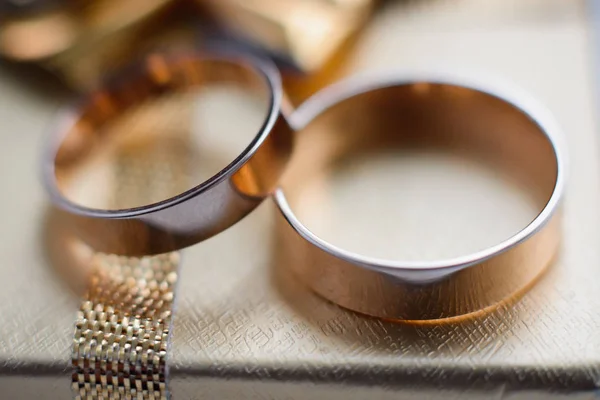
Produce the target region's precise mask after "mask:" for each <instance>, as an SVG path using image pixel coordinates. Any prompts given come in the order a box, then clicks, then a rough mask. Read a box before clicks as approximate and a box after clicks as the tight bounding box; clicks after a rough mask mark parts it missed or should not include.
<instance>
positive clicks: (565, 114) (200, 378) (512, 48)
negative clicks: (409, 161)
mask: <svg viewBox="0 0 600 400" xmlns="http://www.w3.org/2000/svg"><path fill="white" fill-rule="evenodd" d="M404 3H410V4H408V5H405V4H404ZM387 7H388V9H387V12H386V13H384V14H382V15H380V16H379V17H378V19H377V21H376V23H375V24H374V25H373V26H372V27H371V28H370V29H369V31H368V32H367V35H366V36H365V38H364V39H362V41H361V43H360V47H361V50H360V52H359V53H358V55H357V56H356V57H355V59H354V61H353V65H354V66H355V69H356V70H362V71H364V70H370V71H382V70H389V69H391V68H394V67H398V66H403V67H413V68H419V67H422V66H427V67H428V68H429V67H430V66H432V65H433V66H434V67H437V68H452V69H454V70H462V71H465V70H468V71H480V70H484V71H487V72H491V73H493V74H496V75H499V76H501V77H504V78H509V79H511V80H513V81H515V82H516V83H517V84H519V85H520V86H522V87H524V88H525V89H527V90H528V91H530V92H531V93H532V94H534V95H535V96H536V97H538V98H539V99H540V100H541V101H542V102H544V103H545V104H546V105H547V106H548V107H549V108H550V110H551V111H552V112H553V113H554V114H555V115H556V117H557V119H558V121H559V123H560V124H561V125H562V127H563V128H564V131H565V133H566V135H565V137H566V141H567V144H568V153H569V156H570V161H571V162H570V166H569V169H570V180H569V185H568V193H567V198H566V201H565V205H564V218H565V221H564V228H563V230H564V236H565V239H564V244H563V249H562V252H561V254H560V256H559V259H558V260H557V263H556V265H555V266H554V267H553V268H552V269H551V270H550V271H549V273H548V274H547V275H546V276H545V277H544V279H543V280H542V281H541V282H540V283H539V284H538V285H537V286H536V287H535V288H534V289H533V290H532V291H531V292H530V293H529V294H528V295H526V296H525V297H524V298H523V299H522V300H521V301H520V302H519V303H518V304H517V305H515V306H514V307H511V308H509V309H502V310H498V312H496V313H494V314H492V315H489V316H488V317H486V318H483V319H478V320H473V321H471V322H468V323H464V324H461V325H457V326H450V325H447V326H436V327H421V328H417V327H408V326H402V325H392V324H387V323H381V322H378V321H375V320H372V319H366V318H362V317H358V316H356V315H354V314H352V313H349V312H346V311H342V310H340V309H338V308H337V307H335V306H333V305H330V304H328V303H326V302H324V301H322V300H321V299H319V298H317V297H315V296H314V295H312V294H310V293H308V292H307V291H306V290H305V289H303V288H302V287H300V286H299V285H297V284H296V283H295V282H290V281H288V278H286V277H285V276H284V277H280V276H279V274H278V273H275V271H278V270H280V268H279V267H282V266H279V265H274V264H276V263H274V262H273V257H272V253H273V252H274V249H273V247H272V238H273V230H272V223H273V217H274V215H275V213H274V209H273V206H272V204H271V203H270V202H267V203H266V204H264V205H263V206H262V207H261V208H260V209H258V210H257V211H256V212H255V213H253V214H252V215H251V216H249V217H248V218H246V219H245V220H244V221H242V223H240V224H239V225H237V226H235V227H234V228H232V229H230V230H229V231H227V232H225V233H223V234H221V235H219V236H217V237H215V238H213V239H211V240H209V241H207V242H206V243H203V244H201V245H198V246H195V247H194V248H191V249H188V250H186V251H185V252H183V264H182V269H181V282H180V286H179V293H178V299H177V312H176V314H175V323H174V336H173V342H172V348H171V349H170V352H171V353H170V359H169V364H170V368H171V370H170V374H171V388H172V392H173V395H174V398H176V399H186V398H192V399H200V398H220V399H237V398H254V399H267V398H278V399H279V398H282V399H285V398H288V399H308V398H319V397H320V398H332V397H333V396H335V395H339V397H340V398H349V399H351V398H356V399H358V398H365V397H366V396H369V397H370V398H380V399H387V398H398V392H402V394H403V395H404V396H405V398H407V399H412V398H415V399H417V398H423V397H424V396H429V398H440V399H442V398H468V397H469V396H470V397H471V398H490V396H497V397H498V398H500V397H503V396H506V397H509V398H524V399H535V398H548V396H547V395H546V393H541V390H542V389H544V388H545V390H549V389H551V388H571V389H572V390H581V392H580V393H579V395H580V396H581V398H585V396H588V395H589V394H586V393H585V390H590V388H591V386H592V385H594V384H596V385H598V382H600V369H599V366H600V335H598V332H599V331H600V314H599V313H598V309H600V294H599V293H598V290H597V282H598V281H599V280H600V272H599V271H600V270H599V269H598V267H597V266H598V264H599V263H600V247H599V246H598V243H599V242H600V224H599V222H600V215H599V209H600V208H599V207H598V204H600V193H599V189H600V185H599V182H600V177H599V176H598V171H599V169H598V165H597V164H598V161H597V160H598V149H599V147H598V143H597V136H596V135H597V125H596V121H595V118H596V117H595V115H596V110H597V107H596V106H595V105H594V101H593V85H594V84H595V82H594V81H593V78H594V75H593V74H592V69H591V68H592V64H591V62H592V59H591V55H590V44H589V42H588V37H587V27H586V20H585V18H586V13H585V10H584V7H583V2H582V1H571V0H527V1H517V0H510V1H507V0H493V1H487V2H481V1H477V0H459V1H446V0H439V1H434V0H431V1H430V0H424V1H422V2H399V3H391V4H389V5H388V6H387ZM20 75H22V74H19V76H20ZM29 86H35V84H31V85H30V84H29V83H28V82H22V81H19V80H17V78H16V76H15V74H13V73H11V72H10V71H8V70H2V71H1V73H0V129H1V130H2V134H1V135H0V168H1V170H2V171H3V172H2V174H1V175H0V182H1V184H2V187H3V188H4V189H3V197H2V203H1V205H2V210H1V211H0V213H1V216H2V225H1V226H0V237H1V238H2V240H1V241H0V257H1V258H0V259H1V260H3V261H2V262H1V263H0V312H1V315H2V320H1V323H0V388H2V394H3V396H4V395H6V396H8V397H6V398H10V399H21V398H32V396H33V395H35V397H37V398H38V399H53V398H68V397H67V396H70V379H71V378H70V372H71V371H70V369H69V364H70V363H69V354H70V349H71V341H72V335H73V326H74V321H75V316H76V311H77V308H78V305H79V299H78V296H77V295H76V294H75V292H74V290H73V285H72V284H71V285H70V284H68V283H67V282H66V281H65V280H64V279H63V278H62V275H60V274H57V271H56V268H53V266H52V265H51V263H50V262H49V259H48V255H47V253H46V252H45V250H44V245H43V241H42V240H41V238H42V237H43V233H44V227H43V221H44V216H45V211H46V206H47V202H46V199H45V196H44V193H43V190H42V188H41V186H40V184H39V182H38V180H37V169H36V168H37V167H38V160H37V157H38V155H39V144H40V139H41V136H42V134H43V131H44V129H45V128H46V127H47V126H48V124H49V121H50V117H51V116H52V114H53V112H54V111H55V108H56V106H57V104H58V100H59V99H58V97H53V96H41V95H39V94H38V93H37V92H36V91H35V90H33V89H29ZM464 176H465V177H469V176H471V175H470V174H465V175H464ZM435 179H436V174H434V173H431V174H428V176H427V179H426V182H428V183H432V182H435ZM453 179H456V178H453ZM496 188H497V187H496ZM415 190H417V191H416V192H414V191H413V192H412V193H413V194H414V195H419V192H418V189H415ZM494 190H496V189H494ZM342 195H343V193H342ZM421 197H424V196H421ZM341 198H344V197H341ZM498 198H499V199H506V198H509V200H510V198H512V197H511V196H510V194H504V195H503V196H502V197H498ZM511 201H512V200H511ZM515 201H518V200H515ZM438 204H439V203H432V206H436V205H438ZM469 204H471V203H469ZM472 204H473V206H474V205H475V204H476V202H473V203H472ZM512 204H516V203H512ZM421 207H424V206H421ZM503 207H504V206H503ZM503 207H500V208H498V210H505V209H504V208H503ZM436 215H438V216H439V215H441V213H440V212H439V211H436V212H435V213H432V217H435V216H436ZM522 215H523V214H519V213H518V212H517V213H512V212H507V213H506V214H502V213H500V212H499V213H498V215H496V222H498V221H501V220H504V219H507V218H508V219H509V220H510V221H511V222H510V223H507V225H506V226H505V227H504V228H501V229H506V230H507V231H509V230H511V229H514V227H515V226H518V225H519V223H520V222H522V219H521V218H523V217H522ZM399 217H401V216H399ZM465 218H469V219H468V221H469V223H476V222H477V219H476V218H473V217H472V216H470V217H469V215H466V216H465ZM368 222H369V221H366V222H365V223H368ZM448 222H452V221H448ZM481 223H482V224H494V221H489V220H481ZM488 226H489V225H482V226H481V227H480V228H486V227H488ZM494 226H498V224H495V225H494ZM411 228H414V229H417V228H419V227H418V226H416V225H411V224H406V225H403V227H402V229H409V230H410V229H411ZM475 228H477V227H476V226H475V227H474V229H473V232H481V231H482V229H475ZM483 231H485V229H483ZM493 231H494V232H495V234H499V233H498V232H499V231H498V230H493ZM503 232H504V231H503ZM450 237H451V238H452V240H457V241H458V240H460V243H458V242H457V243H456V246H458V245H460V246H466V244H468V243H469V241H468V237H465V235H464V234H462V233H461V235H455V236H450ZM488 239H490V238H488ZM415 243H418V242H416V241H415ZM434 243H436V246H437V243H440V244H439V246H446V248H445V249H442V250H440V251H442V252H444V251H450V250H452V249H455V248H456V247H455V245H453V244H452V242H449V241H443V242H434ZM465 243H466V244H465ZM436 248H437V249H438V250H439V247H435V246H431V243H425V247H423V248H422V249H420V250H419V251H420V252H425V251H430V250H429V249H433V250H434V251H435V249H436ZM375 250H376V249H375ZM283 267H284V266H283ZM75 280H76V279H75ZM27 375H36V376H39V378H38V377H36V378H29V377H27ZM325 381H327V382H329V383H328V384H323V383H321V382H325ZM351 384H352V385H351ZM375 385H377V386H375ZM441 385H444V386H445V389H444V391H441V390H440V391H438V387H440V386H441ZM482 390H488V391H487V392H485V393H484V392H482ZM536 396H538V397H536ZM561 396H562V395H559V394H556V397H561Z"/></svg>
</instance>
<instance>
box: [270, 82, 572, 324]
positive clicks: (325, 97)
mask: <svg viewBox="0 0 600 400" xmlns="http://www.w3.org/2000/svg"><path fill="white" fill-rule="evenodd" d="M290 124H291V125H292V126H293V128H294V129H295V130H297V131H298V135H297V139H298V140H297V142H296V150H295V155H294V158H293V159H292V161H291V162H290V165H289V166H288V172H286V177H285V179H284V180H283V181H282V186H281V187H280V188H278V189H277V190H276V191H275V193H274V199H275V202H276V204H277V206H278V207H279V210H280V211H281V214H282V215H283V217H284V219H281V221H280V223H279V224H278V229H279V235H278V238H279V240H280V241H281V243H280V245H279V246H278V248H279V249H280V252H281V254H283V259H282V260H283V261H282V262H281V263H280V264H281V265H284V266H286V267H287V266H289V267H290V268H291V269H292V270H293V271H294V273H295V274H296V275H298V276H299V277H300V278H301V279H302V280H303V281H304V282H305V283H306V284H307V285H308V286H309V287H310V288H312V289H313V290H314V291H315V292H317V293H318V294H320V295H321V296H323V297H325V298H326V299H329V300H331V301H332V302H334V303H337V304H338V305H341V306H342V307H345V308H348V309H351V310H354V311H357V312H360V313H364V314H368V315H371V316H376V317H380V318H384V319H389V320H403V321H414V322H416V321H420V322H423V321H431V320H443V319H453V318H463V317H464V316H465V315H469V314H473V313H480V312H485V311H486V310H489V309H490V308H493V307H496V306H497V305H498V304H501V303H503V302H507V301H509V300H510V299H514V298H518V294H521V293H523V292H524V291H525V290H526V289H527V288H529V287H530V286H531V285H532V284H533V283H534V282H535V281H536V278H537V277H539V276H540V275H541V274H542V272H543V271H545V269H546V267H547V266H548V265H549V264H550V262H551V260H552V259H553V257H554V255H555V252H556V249H557V247H558V244H559V238H560V232H559V231H560V229H559V222H558V221H559V217H558V216H559V214H560V213H559V212H557V210H558V206H559V200H560V198H561V194H562V192H563V184H564V175H565V173H564V161H563V156H562V153H561V150H560V147H561V146H559V145H558V141H559V139H560V136H559V133H558V128H557V126H556V124H555V122H554V120H553V118H552V117H551V116H550V115H549V114H548V113H547V111H546V110H545V109H543V108H542V107H540V106H539V105H537V103H536V102H535V101H533V100H531V99H530V98H529V97H528V96H527V95H526V94H524V93H520V92H519V91H518V90H517V89H515V90H508V89H507V88H506V85H501V86H498V87H494V86H492V85H490V83H489V82H485V83H479V82H477V81H476V80H474V79H464V78H457V77H454V76H446V75H440V74H415V75H410V74H407V75H401V76H399V77H398V76H393V77H391V78H381V77H376V78H375V79H364V78H357V79H355V80H350V81H348V82H343V83H340V84H337V85H334V86H332V87H329V88H328V89H325V90H324V91H321V92H320V93H318V94H316V95H315V96H314V97H312V98H311V99H309V100H308V101H307V102H306V103H304V104H303V105H302V106H301V107H300V108H299V109H297V110H296V111H295V112H294V113H293V114H292V115H291V116H290ZM382 149H384V150H386V151H388V150H389V149H402V150H404V151H412V150H414V149H428V150H431V149H435V150H442V151H445V152H451V153H453V154H458V155H460V156H461V157H463V156H464V157H469V158H471V159H475V160H477V161H479V162H482V163H483V164H486V165H487V166H491V167H492V168H495V169H496V170H497V171H502V172H503V173H506V174H507V176H508V177H509V178H512V179H514V180H515V181H516V182H517V183H518V184H520V185H521V187H523V188H525V190H526V191H527V193H528V194H531V196H532V199H534V200H535V202H536V203H535V204H536V205H538V206H539V214H538V215H537V217H535V218H534V219H533V220H532V221H531V223H529V225H527V226H526V227H524V228H523V229H522V230H521V231H519V232H518V233H516V234H515V235H514V236H512V237H510V238H508V239H506V240H504V241H503V242H501V243H498V244H496V245H494V246H492V247H489V248H486V249H484V250H481V251H478V252H476V253H474V254H469V255H466V256H461V257H457V258H452V259H445V260H439V261H431V262H429V261H427V262H426V261H421V262H419V261H417V262H413V261H401V260H391V259H378V258H372V257H367V256H364V255H361V254H357V253H354V252H351V251H348V250H346V249H343V248H340V247H337V246H335V245H333V244H332V243H330V242H328V241H326V240H324V239H323V238H321V237H319V236H317V235H316V234H315V233H313V232H311V230H309V229H308V228H307V227H306V226H305V225H304V224H303V222H302V221H300V219H299V218H298V216H297V215H296V214H295V213H294V211H293V204H294V202H295V201H296V200H297V199H299V198H301V197H302V196H301V191H299V190H301V187H302V186H303V182H306V180H307V179H312V178H314V177H315V176H320V175H322V174H324V173H325V172H326V171H328V170H329V168H331V167H332V166H333V165H334V164H336V163H338V162H342V161H343V160H344V159H345V158H346V157H350V159H352V158H353V157H356V156H357V154H361V153H362V154H364V153H366V152H372V151H378V150H382ZM308 153H310V154H308ZM336 165H337V164H336ZM288 173H289V175H288ZM290 204H291V206H290ZM392 223H393V222H392ZM370 235H371V236H377V232H371V233H370ZM381 240H383V238H382V239H381ZM278 265H279V264H278Z"/></svg>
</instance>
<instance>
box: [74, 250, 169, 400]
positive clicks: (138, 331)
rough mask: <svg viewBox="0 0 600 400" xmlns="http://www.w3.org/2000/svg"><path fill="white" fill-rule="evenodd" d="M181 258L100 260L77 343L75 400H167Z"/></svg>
mask: <svg viewBox="0 0 600 400" xmlns="http://www.w3.org/2000/svg"><path fill="white" fill-rule="evenodd" d="M178 259H179V256H178V255H177V254H175V253H172V254H167V255H163V256H158V257H145V258H142V259H134V258H126V257H117V256H110V255H104V254H96V256H95V257H94V266H93V272H92V277H91V285H90V289H89V291H88V293H87V295H86V297H85V300H84V301H83V302H82V304H81V308H80V310H79V313H78V315H77V322H76V327H75V336H74V343H73V353H72V364H73V368H74V372H73V391H74V393H75V398H76V399H167V398H168V392H167V385H166V356H167V348H168V341H169V336H170V333H171V309H172V303H173V287H174V285H175V283H176V280H177V265H178V262H179V260H178Z"/></svg>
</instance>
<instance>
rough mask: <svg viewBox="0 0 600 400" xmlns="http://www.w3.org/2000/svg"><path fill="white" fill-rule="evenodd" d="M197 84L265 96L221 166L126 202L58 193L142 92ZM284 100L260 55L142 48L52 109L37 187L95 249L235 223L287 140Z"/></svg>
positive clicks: (120, 248)
mask: <svg viewBox="0 0 600 400" xmlns="http://www.w3.org/2000/svg"><path fill="white" fill-rule="evenodd" d="M206 83H217V84H220V83H227V84H232V83H233V84H234V85H239V86H241V87H242V88H244V89H249V90H253V91H260V92H261V94H262V95H264V96H265V97H266V98H268V111H267V113H266V116H265V119H264V122H263V124H262V126H261V127H260V129H259V130H258V132H256V135H255V136H254V138H253V139H252V140H251V142H250V143H249V144H248V145H247V147H246V148H245V149H244V150H243V151H242V152H241V154H239V155H238V156H237V157H236V158H235V159H233V160H231V162H230V163H229V164H228V165H227V166H226V167H225V168H223V169H222V170H221V171H219V172H218V173H216V174H214V175H213V176H212V177H210V178H209V179H207V180H205V181H204V182H202V183H200V184H199V185H197V186H194V187H192V188H191V189H189V190H185V191H183V192H182V193H178V194H177V195H175V196H173V197H170V198H167V199H165V200H163V201H158V202H155V203H153V204H144V205H142V206H139V207H134V208H127V209H115V210H109V209H100V208H101V207H100V208H91V207H87V206H84V205H82V204H80V203H77V202H75V201H73V200H71V199H70V198H69V197H68V196H67V195H66V192H67V191H68V188H69V187H70V185H71V181H72V180H73V179H74V178H73V177H74V176H75V175H76V173H74V171H77V169H78V168H79V166H80V164H82V163H85V162H88V161H89V160H90V159H91V158H93V156H94V152H95V151H96V150H97V147H98V146H99V145H101V144H103V143H105V142H106V140H105V139H106V138H104V137H103V135H104V134H105V132H104V130H103V129H102V128H103V127H104V126H105V124H107V123H109V122H111V121H113V120H114V119H115V118H118V117H119V116H120V115H121V114H122V113H123V112H124V111H125V110H128V109H129V108H130V107H134V106H136V105H139V104H140V103H142V102H144V101H147V100H149V99H155V98H160V97H161V96H163V95H166V94H169V93H173V92H178V91H185V90H189V89H190V88H193V87H198V86H202V85H204V84H206ZM284 100H285V99H284V97H283V92H282V86H281V80H280V76H279V73H278V71H277V70H276V68H275V67H274V66H272V65H271V64H270V63H269V62H267V61H264V60H258V59H253V58H252V57H249V56H247V55H237V54H228V53H222V54H216V55H210V54H185V55H161V54H152V55H149V56H148V57H147V58H145V59H144V61H143V62H141V63H140V64H137V65H136V66H135V68H132V69H131V71H129V70H128V71H127V72H124V73H123V74H122V75H120V76H118V77H116V78H115V79H112V80H111V81H109V82H108V83H107V84H106V85H104V86H102V87H101V88H100V89H99V90H97V91H95V92H93V93H91V94H90V95H89V96H86V97H85V98H84V99H83V100H82V101H81V102H79V103H78V104H77V105H76V106H74V107H71V108H69V109H66V110H65V111H63V112H62V113H61V114H60V117H59V120H58V122H57V124H56V125H54V130H53V131H52V132H50V134H49V141H48V145H47V146H46V148H45V154H44V158H43V160H44V161H43V177H44V179H43V180H44V182H45V186H46V188H47V191H48V192H49V194H50V197H51V199H52V200H53V202H54V203H55V204H56V205H57V206H58V207H59V209H61V210H63V211H64V213H63V214H64V216H63V223H65V224H69V225H70V226H72V227H73V229H74V231H75V232H76V233H77V234H78V236H79V237H80V238H81V239H82V240H83V241H84V242H86V243H87V244H88V245H90V246H91V247H92V248H94V249H95V250H96V251H100V252H107V253H114V254H120V255H128V256H138V255H152V254H160V253H166V252H170V251H173V250H177V249H181V248H184V247H187V246H190V245H192V244H195V243H197V242H200V241H202V240H205V239H207V238H209V237H211V236H213V235H215V234H217V233H219V232H221V231H223V230H225V229H227V228H228V227H230V226H231V225H233V224H235V223H236V222H237V221H239V220H240V219H241V218H243V217H244V216H245V215H247V214H248V213H249V212H250V211H252V210H253V209H254V208H255V207H257V206H258V205H259V204H260V203H261V201H262V200H263V199H265V198H266V197H267V196H269V195H270V194H271V193H272V191H273V190H274V188H275V187H276V184H277V182H278V180H279V177H280V175H281V173H282V171H283V169H284V167H285V165H286V163H287V161H288V159H289V156H290V154H291V150H292V144H293V136H292V132H291V130H290V127H289V125H288V123H287V121H286V119H285V117H284V115H283V112H282V107H283V106H284V105H285V101H284ZM231 117H232V118H235V116H234V115H232V116H231ZM186 189H187V188H186ZM99 190H100V189H99Z"/></svg>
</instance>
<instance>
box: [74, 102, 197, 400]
mask: <svg viewBox="0 0 600 400" xmlns="http://www.w3.org/2000/svg"><path fill="white" fill-rule="evenodd" d="M175 106H177V103H175ZM144 115H146V114H143V115H142V116H140V117H139V118H143V117H144ZM132 121H133V122H131V123H132V124H134V122H135V121H134V120H132ZM169 149H170V151H169V150H165V148H164V147H159V146H155V147H152V149H147V148H146V149H143V151H140V150H139V149H137V148H134V149H129V148H122V149H119V150H118V153H117V155H116V157H115V163H114V165H112V168H113V176H114V177H115V181H114V185H115V186H114V187H113V188H112V189H113V190H112V192H111V194H112V198H111V200H110V203H111V204H113V205H114V206H115V207H128V206H131V205H132V204H135V202H136V201H143V200H147V199H158V198H161V196H165V195H169V194H171V193H174V192H175V193H177V192H178V191H182V190H184V189H185V187H186V185H188V180H189V179H190V178H189V176H187V174H186V172H187V170H186V168H185V167H186V166H187V164H186V163H188V162H189V160H188V159H187V158H186V156H187V154H185V153H182V151H181V149H179V148H177V150H178V151H174V150H173V149H172V148H169ZM156 177H160V179H156ZM151 178H154V179H153V180H152V179H151ZM179 260H180V255H179V253H178V252H171V253H166V254H162V255H158V256H148V257H141V258H135V257H123V256H117V255H110V254H104V253H95V254H94V255H93V257H92V261H91V262H92V265H91V270H90V276H89V279H88V289H87V292H86V294H85V296H84V299H83V301H82V304H81V307H80V310H79V312H78V315H77V321H76V324H75V335H74V340H73V349H72V366H73V377H72V387H73V393H74V397H75V399H82V400H83V399H86V400H92V399H94V400H96V399H102V400H109V399H110V400H112V399H115V400H120V399H140V400H141V399H149V400H154V399H168V398H169V392H168V385H167V377H168V376H167V375H168V369H167V363H166V360H167V352H168V348H169V340H170V335H171V332H172V312H173V308H172V307H173V300H174V289H175V285H176V283H177V277H178V266H179Z"/></svg>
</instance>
